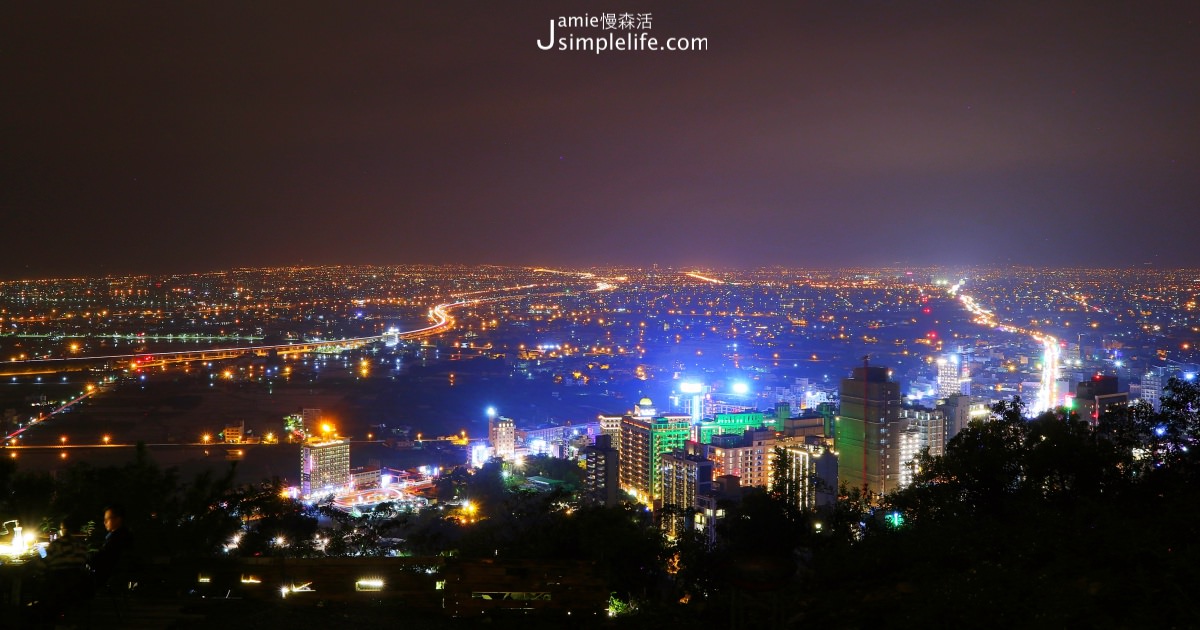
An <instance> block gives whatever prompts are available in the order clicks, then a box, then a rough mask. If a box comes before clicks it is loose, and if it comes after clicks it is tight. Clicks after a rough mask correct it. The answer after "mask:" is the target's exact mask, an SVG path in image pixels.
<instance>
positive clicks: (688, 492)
mask: <svg viewBox="0 0 1200 630" xmlns="http://www.w3.org/2000/svg"><path fill="white" fill-rule="evenodd" d="M661 461H662V506H663V508H673V509H671V510H670V512H672V513H671V514H669V515H667V516H666V517H665V518H664V520H663V526H664V529H666V531H667V534H668V535H670V536H678V535H679V534H680V533H681V532H682V531H683V530H684V528H687V527H690V521H691V520H692V519H691V511H692V510H693V509H695V507H696V497H697V496H698V495H700V494H703V493H707V492H708V491H709V490H710V488H711V485H712V478H713V463H712V462H711V461H709V460H707V459H705V458H703V457H700V456H698V455H688V454H687V453H684V452H683V451H672V452H670V453H663V456H662V460H661Z"/></svg>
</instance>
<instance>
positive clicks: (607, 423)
mask: <svg viewBox="0 0 1200 630" xmlns="http://www.w3.org/2000/svg"><path fill="white" fill-rule="evenodd" d="M621 418H622V416H606V415H604V414H600V417H599V421H600V433H603V434H604V435H607V436H608V437H609V438H610V439H611V442H612V447H613V448H615V449H617V450H620V449H621Z"/></svg>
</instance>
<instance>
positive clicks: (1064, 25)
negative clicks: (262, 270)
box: [0, 0, 1200, 278]
mask: <svg viewBox="0 0 1200 630" xmlns="http://www.w3.org/2000/svg"><path fill="white" fill-rule="evenodd" d="M347 5H349V6H347ZM585 13H586V14H588V15H600V14H603V13H631V14H639V13H649V14H650V15H651V28H650V29H649V31H648V34H650V35H652V36H655V37H657V38H659V39H660V43H661V42H662V41H663V40H665V39H666V38H668V37H707V38H708V48H709V49H708V50H707V51H692V52H651V51H624V52H604V53H601V54H599V55H597V54H595V53H592V52H582V51H559V50H550V51H543V50H540V49H539V48H538V46H537V40H539V39H541V40H543V41H544V40H546V39H548V37H549V22H550V20H551V19H552V18H557V17H559V16H580V15H583V14H585ZM609 32H610V31H605V30H602V29H600V28H587V29H584V28H577V29H559V30H558V32H557V33H556V36H558V37H566V36H568V35H574V36H576V37H578V36H587V35H593V36H595V35H604V36H607V34H608V33H609ZM611 32H623V31H611ZM632 32H634V33H638V32H640V31H638V30H634V31H632ZM0 77H2V81H0V86H2V87H0V129H2V130H3V132H2V133H3V136H2V137H0V151H2V152H3V175H2V177H0V207H2V214H0V235H2V244H3V252H4V253H3V255H2V256H0V276H2V277H6V278H14V277H43V276H53V275H64V274H73V275H92V274H107V273H124V272H166V271H170V272H174V271H203V270H210V269H223V268H231V267H236V266H256V265H283V264H296V263H303V264H317V263H385V264H390V263H458V262H462V263H497V264H537V265H563V266H584V265H593V264H619V265H625V264H632V265H648V264H651V263H657V264H660V265H672V266H690V265H704V266H736V267H751V266H762V265H787V266H805V267H831V266H844V265H891V264H897V263H898V264H904V265H922V264H991V263H998V264H1020V265H1081V266H1109V267H1115V266H1141V265H1144V264H1152V265H1156V266H1163V267H1166V266H1197V267H1200V245H1198V240H1200V3H1197V2H1195V1H1194V0H1191V1H1184V2H1155V1H1153V0H1151V1H1147V2H1127V3H1111V2H1071V3H1061V2H1027V3H1018V2H982V1H973V0H972V1H963V0H954V1H946V2H922V1H918V0H912V1H894V2H849V1H845V2H843V1H840V0H838V1H828V0H827V1H821V2H812V1H804V0H788V1H783V2H731V1H729V0H721V1H718V2H707V1H693V0H678V1H675V2H655V1H652V0H618V1H609V0H595V1H568V0H561V1H558V2H529V1H521V2H503V1H500V0H494V1H489V2H482V1H480V2H410V1H390V0H389V1H387V2H350V3H335V2H319V3H314V2H296V1H287V2H241V1H239V2H211V1H206V2H149V1H147V2H138V3H128V2H87V3H80V4H77V5H76V4H71V3H60V2H34V1H32V0H30V1H19V2H7V3H5V4H4V6H3V7H2V8H0Z"/></svg>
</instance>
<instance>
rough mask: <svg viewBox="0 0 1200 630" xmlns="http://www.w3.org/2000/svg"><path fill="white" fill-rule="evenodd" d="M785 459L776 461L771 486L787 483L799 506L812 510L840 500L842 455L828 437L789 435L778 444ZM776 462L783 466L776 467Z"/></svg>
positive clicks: (778, 450) (773, 465)
mask: <svg viewBox="0 0 1200 630" xmlns="http://www.w3.org/2000/svg"><path fill="white" fill-rule="evenodd" d="M777 452H779V453H780V454H781V456H782V460H781V461H776V462H773V463H772V470H773V471H774V472H773V474H772V475H771V484H770V486H771V487H770V489H772V490H777V489H778V488H776V487H775V484H777V483H783V484H786V485H787V487H788V488H790V489H791V492H790V493H789V494H791V495H794V499H793V500H795V501H796V507H798V508H800V509H802V510H812V509H816V508H818V507H824V506H827V505H833V504H834V502H835V501H836V500H837V488H838V456H837V453H836V452H835V451H833V450H832V449H830V448H829V447H828V444H827V443H826V441H825V440H823V439H821V438H819V437H816V436H808V437H803V438H786V439H784V440H781V441H780V442H779V443H778V445H777ZM775 466H779V467H780V468H779V469H778V470H775V468H774V467H775Z"/></svg>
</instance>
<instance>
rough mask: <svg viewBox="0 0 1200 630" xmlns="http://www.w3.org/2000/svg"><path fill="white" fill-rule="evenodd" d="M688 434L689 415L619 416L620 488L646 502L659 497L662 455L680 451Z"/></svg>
mask: <svg viewBox="0 0 1200 630" xmlns="http://www.w3.org/2000/svg"><path fill="white" fill-rule="evenodd" d="M690 436H691V416H689V415H686V414H663V415H656V416H653V417H652V416H649V415H647V414H645V413H638V415H632V416H625V417H624V418H622V419H621V449H620V451H621V453H620V459H621V466H620V480H621V488H622V489H623V490H625V491H627V492H629V493H631V494H633V495H634V496H635V497H637V499H638V500H639V501H641V502H643V503H645V504H647V505H651V506H653V505H654V503H655V501H658V500H661V499H662V472H661V471H662V456H663V454H665V453H669V452H671V451H682V450H683V449H684V443H685V442H687V441H688V439H689V438H690Z"/></svg>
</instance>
